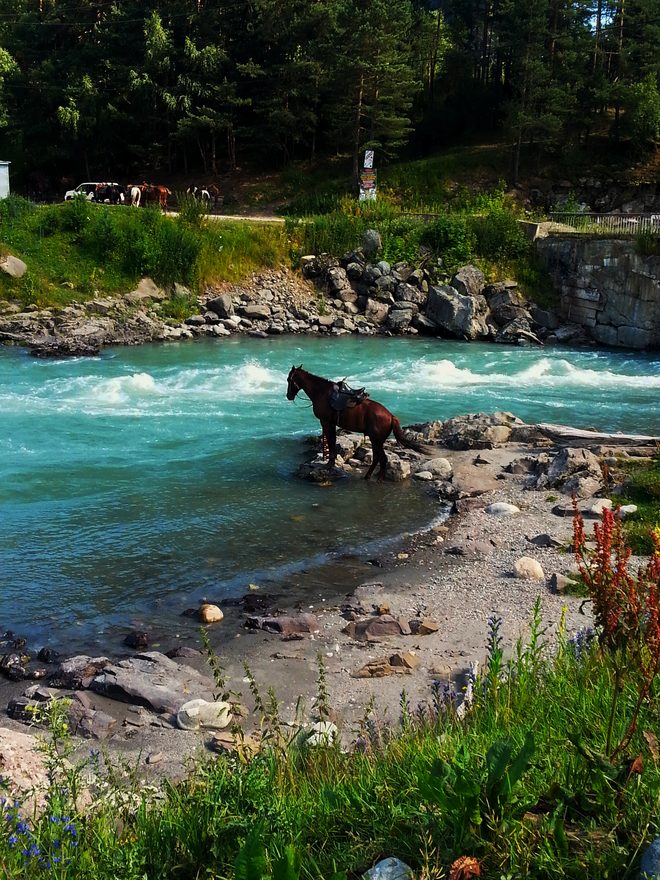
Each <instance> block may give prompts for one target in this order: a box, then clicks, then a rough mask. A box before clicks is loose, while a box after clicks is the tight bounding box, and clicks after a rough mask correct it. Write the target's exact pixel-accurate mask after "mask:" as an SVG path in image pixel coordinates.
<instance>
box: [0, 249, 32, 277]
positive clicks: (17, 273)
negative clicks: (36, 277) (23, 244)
mask: <svg viewBox="0 0 660 880" xmlns="http://www.w3.org/2000/svg"><path fill="white" fill-rule="evenodd" d="M0 269H2V271H3V272H4V273H5V275H10V276H11V277H12V278H22V277H23V275H25V273H26V272H27V266H26V264H25V263H24V262H23V260H19V258H18V257H14V256H13V255H12V254H6V256H4V257H2V259H0Z"/></svg>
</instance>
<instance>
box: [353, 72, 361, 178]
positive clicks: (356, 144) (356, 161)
mask: <svg viewBox="0 0 660 880" xmlns="http://www.w3.org/2000/svg"><path fill="white" fill-rule="evenodd" d="M363 98H364V74H363V73H361V74H360V87H359V89H358V96H357V106H356V108H355V128H354V130H353V186H354V187H355V189H357V187H358V183H359V182H360V124H361V122H362V101H363Z"/></svg>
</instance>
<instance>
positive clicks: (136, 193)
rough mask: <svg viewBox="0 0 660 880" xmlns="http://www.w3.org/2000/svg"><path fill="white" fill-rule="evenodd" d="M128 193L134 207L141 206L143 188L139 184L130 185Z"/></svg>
mask: <svg viewBox="0 0 660 880" xmlns="http://www.w3.org/2000/svg"><path fill="white" fill-rule="evenodd" d="M128 195H129V198H130V200H131V206H132V207H133V208H139V207H140V199H141V198H142V190H141V189H140V187H139V186H137V185H131V186H129V187H128Z"/></svg>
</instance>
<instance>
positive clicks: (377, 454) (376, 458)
mask: <svg viewBox="0 0 660 880" xmlns="http://www.w3.org/2000/svg"><path fill="white" fill-rule="evenodd" d="M369 439H370V440H371V451H372V455H373V461H372V462H371V465H370V467H369V470H368V471H367V472H366V474H365V475H364V478H365V480H368V479H369V477H370V476H371V475H372V474H373V472H374V468H375V467H376V465H377V464H378V465H380V469H379V471H378V481H379V482H380V481H381V480H384V479H385V471H386V470H387V456H386V455H385V450H384V449H383V444H382V443H378V442H377V441H374V438H373V437H370V438H369Z"/></svg>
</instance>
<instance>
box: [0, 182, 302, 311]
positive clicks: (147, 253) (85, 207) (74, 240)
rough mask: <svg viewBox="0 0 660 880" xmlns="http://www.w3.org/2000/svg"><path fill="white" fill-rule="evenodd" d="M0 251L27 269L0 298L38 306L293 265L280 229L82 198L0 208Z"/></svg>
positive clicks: (1, 287)
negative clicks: (149, 282) (143, 282)
mask: <svg viewBox="0 0 660 880" xmlns="http://www.w3.org/2000/svg"><path fill="white" fill-rule="evenodd" d="M0 248H1V249H2V250H4V251H5V252H7V251H9V252H11V253H13V254H15V255H16V256H18V257H20V258H21V259H23V260H24V262H25V263H26V264H27V266H28V271H27V273H26V274H25V275H24V277H23V278H20V279H10V278H8V277H7V276H2V278H0V297H4V298H12V299H17V300H18V301H20V302H21V303H23V304H24V305H29V304H36V305H38V306H40V307H43V306H53V305H66V304H67V303H69V302H71V301H72V300H76V301H78V302H80V301H85V300H87V299H91V298H93V297H95V296H99V295H105V294H113V293H122V292H123V293H126V292H128V291H129V290H131V289H132V288H133V287H134V286H135V283H136V282H137V280H138V279H139V278H140V277H142V276H143V275H149V276H151V277H152V278H154V280H155V281H156V282H157V283H159V284H162V285H164V286H169V285H172V284H173V283H174V282H175V281H176V282H179V283H180V284H183V285H186V286H188V287H190V288H191V289H192V290H193V291H197V290H198V289H199V288H201V287H202V286H203V285H204V284H206V283H209V282H213V281H218V280H226V281H237V280H239V279H241V278H244V277H245V276H247V275H249V273H250V272H253V271H257V270H259V269H262V268H265V267H271V266H275V265H278V264H280V263H283V262H286V261H287V259H288V247H287V242H286V239H285V237H284V236H283V234H282V230H281V229H280V228H279V227H275V226H272V225H268V224H263V223H262V224H259V225H257V224H254V225H251V224H250V223H248V222H246V223H229V222H225V223H223V222H222V221H217V220H213V221H206V220H205V219H204V218H203V216H202V215H201V214H200V212H199V208H198V206H197V205H196V204H195V203H194V202H188V203H186V202H185V201H184V202H183V205H182V209H181V211H180V213H179V215H178V216H177V217H174V218H173V217H167V216H164V215H163V214H161V212H160V211H159V210H158V209H156V208H146V209H139V210H132V209H130V208H128V207H123V206H122V207H110V206H106V205H96V204H92V203H90V202H87V201H85V200H79V199H75V200H73V201H70V202H66V203H63V204H58V205H49V206H36V205H33V204H32V203H30V202H28V201H26V200H25V199H21V198H17V197H12V198H9V199H6V200H4V201H3V202H0Z"/></svg>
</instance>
